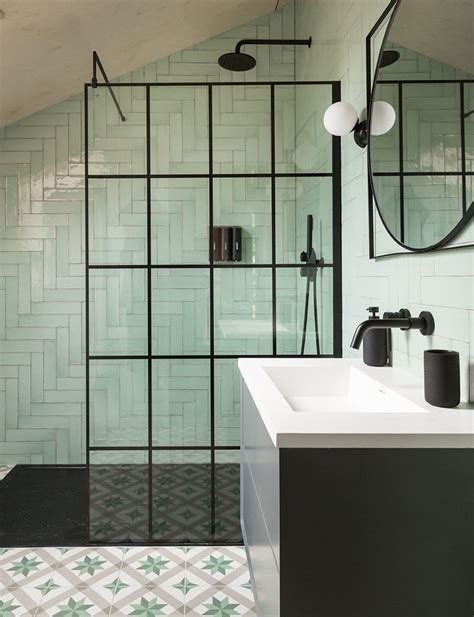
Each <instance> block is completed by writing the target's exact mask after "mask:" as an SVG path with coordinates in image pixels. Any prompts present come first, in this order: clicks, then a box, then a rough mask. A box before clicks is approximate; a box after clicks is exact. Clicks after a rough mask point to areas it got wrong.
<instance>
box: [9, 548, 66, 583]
mask: <svg viewBox="0 0 474 617" xmlns="http://www.w3.org/2000/svg"><path fill="white" fill-rule="evenodd" d="M0 553H1V554H0V580H1V581H2V584H3V585H4V586H5V587H8V588H10V587H32V588H34V587H36V586H37V585H41V584H42V583H43V582H44V581H45V580H47V579H48V578H50V577H51V576H52V575H53V573H54V572H55V571H56V569H57V567H58V563H59V557H60V551H59V550H58V549H51V550H50V549H44V548H36V549H30V548H19V549H2V550H0Z"/></svg>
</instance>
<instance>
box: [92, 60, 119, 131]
mask: <svg viewBox="0 0 474 617" xmlns="http://www.w3.org/2000/svg"><path fill="white" fill-rule="evenodd" d="M97 68H99V71H100V72H101V74H102V77H103V78H104V81H105V84H106V86H107V88H108V90H109V92H110V96H111V97H112V100H113V102H114V103H115V107H116V108H117V111H118V113H119V116H120V119H121V120H122V122H125V116H124V115H123V113H122V110H121V109H120V105H119V102H118V101H117V97H116V96H115V92H114V91H113V89H112V86H111V85H110V82H109V78H108V77H107V73H106V72H105V69H104V66H103V64H102V62H101V61H100V58H99V54H98V53H97V52H96V51H93V52H92V81H91V84H92V87H93V88H97Z"/></svg>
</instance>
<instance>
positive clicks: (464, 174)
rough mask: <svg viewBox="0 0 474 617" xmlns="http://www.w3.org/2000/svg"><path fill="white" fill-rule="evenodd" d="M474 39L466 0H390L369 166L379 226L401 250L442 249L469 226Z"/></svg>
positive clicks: (473, 5)
mask: <svg viewBox="0 0 474 617" xmlns="http://www.w3.org/2000/svg"><path fill="white" fill-rule="evenodd" d="M473 41H474V2H472V0H450V1H449V2H446V1H443V0H432V2H429V3H428V2H426V0H400V1H398V2H394V8H393V11H392V13H391V15H390V18H389V21H388V25H387V27H386V30H385V33H384V37H383V41H382V44H381V48H380V52H379V55H378V61H377V66H376V69H375V77H374V80H373V88H372V94H371V99H370V100H371V105H370V109H369V117H368V127H369V137H368V139H369V165H370V177H371V184H372V193H373V197H374V200H375V203H376V206H377V209H378V212H379V214H380V217H381V219H382V221H383V224H384V225H385V228H386V230H387V231H388V232H389V234H390V235H391V236H392V238H393V239H394V240H395V241H396V242H397V243H398V244H400V245H401V246H403V247H405V248H408V249H410V250H422V251H426V250H432V249H435V248H439V247H441V246H444V245H446V244H447V243H448V242H451V241H452V240H453V239H454V237H455V236H456V235H457V234H459V233H460V232H461V231H462V230H463V229H464V228H465V227H466V225H471V224H472V222H473V214H474V204H473V200H474V43H473ZM382 103H383V104H384V106H383V109H384V115H383V122H382V121H381V118H382V116H381V114H380V109H381V107H380V105H381V104H382ZM387 104H388V105H387ZM377 109H378V111H377ZM388 126H390V128H389V129H388V130H385V129H386V127H388Z"/></svg>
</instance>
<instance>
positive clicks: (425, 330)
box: [351, 309, 434, 349]
mask: <svg viewBox="0 0 474 617" xmlns="http://www.w3.org/2000/svg"><path fill="white" fill-rule="evenodd" d="M402 311H404V313H405V314H407V315H409V314H410V313H409V312H408V311H406V310H404V309H402V310H401V311H400V313H402ZM382 328H390V329H391V328H401V329H403V330H420V332H421V334H423V335H425V336H426V335H428V334H433V332H434V318H433V315H432V314H431V313H430V312H429V311H421V313H420V315H419V316H418V317H390V318H388V319H385V318H384V319H367V320H366V321H363V322H362V323H360V324H359V325H358V326H357V328H356V330H355V332H354V336H353V337H352V341H351V347H352V348H353V349H359V348H360V345H361V343H362V340H363V338H364V334H365V333H366V332H367V331H368V330H374V329H382Z"/></svg>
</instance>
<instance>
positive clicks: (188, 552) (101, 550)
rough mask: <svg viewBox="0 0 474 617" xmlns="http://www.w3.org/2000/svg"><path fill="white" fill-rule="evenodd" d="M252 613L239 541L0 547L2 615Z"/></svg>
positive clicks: (221, 616) (118, 616)
mask: <svg viewBox="0 0 474 617" xmlns="http://www.w3.org/2000/svg"><path fill="white" fill-rule="evenodd" d="M20 615H21V616H29V617H96V616H106V617H109V616H116V617H123V616H128V615H130V616H131V615H136V616H140V615H141V616H143V617H154V616H155V615H175V616H179V615H184V616H185V617H188V616H189V617H193V616H198V615H214V616H216V617H232V616H238V615H242V616H247V617H256V613H255V607H254V599H253V593H252V589H251V585H250V578H249V570H248V567H247V562H246V557H245V550H244V549H243V547H240V546H222V547H216V546H187V547H181V546H178V547H170V546H166V547H156V546H141V547H137V546H131V547H124V546H123V547H122V546H121V547H113V546H101V547H90V548H87V547H67V548H54V547H53V548H49V547H48V548H8V549H2V548H0V617H19V616H20Z"/></svg>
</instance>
